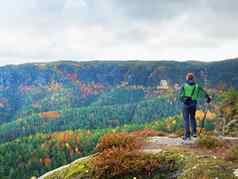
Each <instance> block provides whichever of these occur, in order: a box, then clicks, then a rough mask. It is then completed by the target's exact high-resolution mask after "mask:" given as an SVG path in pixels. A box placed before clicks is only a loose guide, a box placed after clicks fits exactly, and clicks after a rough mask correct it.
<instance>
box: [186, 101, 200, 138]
mask: <svg viewBox="0 0 238 179" xmlns="http://www.w3.org/2000/svg"><path fill="white" fill-rule="evenodd" d="M195 114H196V103H192V104H190V105H185V104H184V106H183V120H184V138H185V139H186V138H190V123H191V128H192V135H196V132H197V129H196V128H197V123H196V119H195Z"/></svg>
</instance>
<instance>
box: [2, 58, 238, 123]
mask: <svg viewBox="0 0 238 179" xmlns="http://www.w3.org/2000/svg"><path fill="white" fill-rule="evenodd" d="M237 69H238V59H233V60H226V61H221V62H211V63H203V62H194V61H189V62H175V61H158V62H154V61H151V62H147V61H128V62H119V61H91V62H64V61H62V62H54V63H36V64H23V65H8V66H4V67H0V116H1V118H0V124H1V123H4V122H9V121H12V120H15V118H16V116H17V115H18V114H19V113H21V111H22V109H23V108H26V107H28V106H30V105H31V106H35V107H37V105H38V104H39V100H41V101H43V100H44V99H45V100H46V101H47V102H48V101H49V100H48V98H47V97H49V96H51V97H52V93H54V92H58V91H61V94H58V96H53V97H54V98H58V99H59V100H61V103H62V104H64V105H69V106H73V107H79V106H85V105H86V106H87V105H88V104H89V102H90V101H91V100H92V98H94V97H95V96H96V95H98V94H101V93H102V92H104V91H107V90H110V89H111V88H113V87H116V86H118V85H121V84H126V85H129V86H132V85H136V86H144V87H155V86H157V85H159V84H160V81H161V80H167V82H168V84H169V85H171V86H173V85H174V84H175V83H176V82H178V83H182V82H183V81H184V76H185V74H186V73H187V72H190V71H192V72H193V73H194V74H195V75H196V78H197V81H198V82H199V83H201V84H204V83H206V85H208V86H209V87H212V88H214V87H219V86H222V85H223V86H225V87H236V88H237V87H238V75H237ZM62 95H67V96H68V98H67V100H68V101H62V99H61V97H62ZM53 97H52V98H53ZM72 101H73V102H72ZM52 105H54V104H52ZM47 107H48V106H47Z"/></svg>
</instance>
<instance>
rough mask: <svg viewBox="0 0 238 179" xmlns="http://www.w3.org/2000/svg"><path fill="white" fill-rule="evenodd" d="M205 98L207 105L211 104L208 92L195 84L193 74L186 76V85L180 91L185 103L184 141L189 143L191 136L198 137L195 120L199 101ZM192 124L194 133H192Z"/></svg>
mask: <svg viewBox="0 0 238 179" xmlns="http://www.w3.org/2000/svg"><path fill="white" fill-rule="evenodd" d="M201 96H205V97H206V98H207V103H210V102H211V98H210V97H209V95H208V94H207V92H206V91H205V90H204V89H203V88H202V87H200V86H199V85H198V84H196V83H195V80H194V76H193V74H192V73H188V74H187V75H186V83H185V84H184V85H183V87H182V88H181V91H180V99H181V101H182V102H183V119H184V138H183V139H184V141H189V140H190V136H191V135H192V137H197V129H196V128H197V124H196V119H195V114H196V107H197V100H198V98H199V97H201ZM190 122H191V128H192V133H190Z"/></svg>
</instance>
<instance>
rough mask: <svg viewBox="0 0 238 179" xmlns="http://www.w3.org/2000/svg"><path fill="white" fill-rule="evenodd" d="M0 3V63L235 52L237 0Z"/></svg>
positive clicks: (32, 0) (204, 55) (23, 1)
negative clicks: (215, 50) (187, 50)
mask: <svg viewBox="0 0 238 179" xmlns="http://www.w3.org/2000/svg"><path fill="white" fill-rule="evenodd" d="M0 1H2V2H1V4H2V6H1V7H0V38H1V41H0V59H1V57H3V56H4V58H5V57H7V56H8V57H9V58H10V57H11V58H15V59H17V58H32V59H37V58H39V59H44V58H45V59H50V58H60V59H64V58H72V57H73V58H77V57H78V58H81V57H82V58H92V57H93V58H98V57H102V58H104V57H105V58H106V57H109V56H110V57H117V56H118V55H120V54H123V56H124V57H128V58H132V57H133V58H137V57H143V58H152V57H153V58H154V57H158V58H160V57H161V58H163V57H167V56H179V58H183V57H186V55H187V54H186V53H188V56H189V57H191V56H192V54H194V58H199V57H206V59H208V58H210V56H209V55H208V54H209V51H210V50H211V49H212V50H214V49H219V50H220V53H219V54H220V56H222V57H223V56H224V57H225V56H229V54H230V55H232V56H235V55H236V54H237V52H236V50H235V45H234V44H237V43H238V24H237V23H236V19H237V18H238V11H237V9H236V8H237V7H238V1H237V0H229V1H225V0H219V1H218V0H209V1H208V0H196V1H193V0H41V1H39V0H28V1H26V0H21V1H19V0H9V1H3V0H0ZM188 48H189V49H192V50H190V51H189V52H186V49H188ZM221 49H224V50H221ZM227 49H231V50H227ZM179 54H180V55H179ZM237 55H238V54H237ZM0 63H1V62H0Z"/></svg>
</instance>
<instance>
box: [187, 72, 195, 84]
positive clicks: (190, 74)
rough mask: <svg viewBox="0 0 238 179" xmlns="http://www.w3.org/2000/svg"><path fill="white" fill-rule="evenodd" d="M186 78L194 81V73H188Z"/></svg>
mask: <svg viewBox="0 0 238 179" xmlns="http://www.w3.org/2000/svg"><path fill="white" fill-rule="evenodd" d="M186 80H187V81H188V82H194V76H193V74H192V73H188V74H187V75H186Z"/></svg>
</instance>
